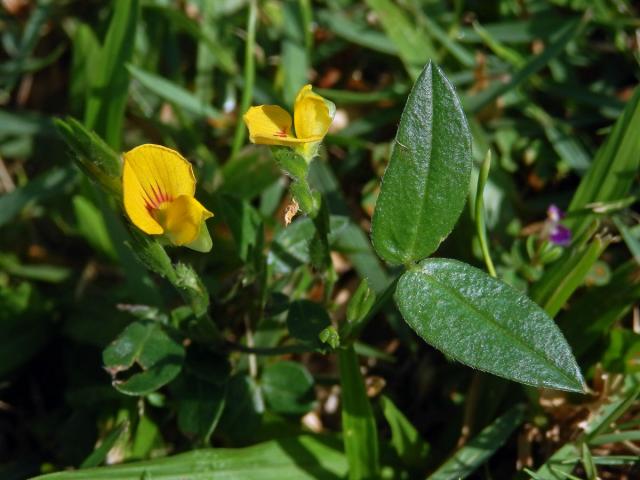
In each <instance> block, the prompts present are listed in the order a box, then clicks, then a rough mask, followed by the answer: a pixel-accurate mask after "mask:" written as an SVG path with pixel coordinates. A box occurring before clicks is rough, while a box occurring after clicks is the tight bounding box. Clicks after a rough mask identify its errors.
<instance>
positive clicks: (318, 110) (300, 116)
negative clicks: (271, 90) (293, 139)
mask: <svg viewBox="0 0 640 480" xmlns="http://www.w3.org/2000/svg"><path fill="white" fill-rule="evenodd" d="M334 114H335V106H334V105H333V103H331V102H329V101H328V100H326V99H324V98H322V97H321V96H320V95H318V94H317V93H314V92H313V91H312V90H311V85H305V86H304V87H302V88H301V89H300V91H299V92H298V95H297V96H296V102H295V107H294V112H293V121H294V124H295V128H296V136H297V137H298V138H299V139H300V140H304V141H305V142H319V141H320V140H322V139H323V138H324V136H325V135H326V134H327V131H329V127H330V126H331V122H332V121H333V115H334Z"/></svg>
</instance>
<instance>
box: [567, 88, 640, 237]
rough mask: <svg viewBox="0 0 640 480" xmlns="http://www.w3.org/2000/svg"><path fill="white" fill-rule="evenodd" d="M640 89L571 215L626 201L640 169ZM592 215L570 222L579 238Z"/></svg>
mask: <svg viewBox="0 0 640 480" xmlns="http://www.w3.org/2000/svg"><path fill="white" fill-rule="evenodd" d="M639 151H640V88H636V90H635V93H634V95H633V97H632V98H631V100H629V102H628V103H627V106H626V107H625V109H624V112H623V114H622V116H620V117H619V118H618V121H617V122H616V123H615V125H614V126H613V130H611V133H610V134H609V136H608V137H607V139H606V141H605V142H604V144H603V145H602V146H601V147H600V148H599V149H598V153H597V154H596V156H595V158H594V159H593V163H592V164H591V167H590V168H589V171H588V172H587V174H586V175H585V176H584V178H583V179H582V181H581V182H580V185H579V186H578V189H577V190H576V192H575V194H574V195H573V199H572V200H571V204H570V205H569V211H576V210H580V209H583V208H587V207H588V206H589V205H590V204H594V203H596V202H612V201H615V200H620V199H623V198H625V197H626V196H627V195H628V194H629V191H630V189H631V186H632V185H633V183H634V181H635V176H636V174H637V173H638V170H639V169H640V155H638V152H639ZM592 219H593V216H592V215H585V216H581V217H576V218H573V219H572V218H567V225H568V226H569V228H571V229H572V230H573V232H574V235H579V234H580V233H582V232H583V231H584V230H586V229H587V228H588V225H589V224H590V223H591V221H592Z"/></svg>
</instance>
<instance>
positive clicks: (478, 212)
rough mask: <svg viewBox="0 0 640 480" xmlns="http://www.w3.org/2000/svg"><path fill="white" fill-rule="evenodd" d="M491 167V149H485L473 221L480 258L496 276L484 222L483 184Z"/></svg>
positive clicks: (490, 273) (492, 274)
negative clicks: (478, 243)
mask: <svg viewBox="0 0 640 480" xmlns="http://www.w3.org/2000/svg"><path fill="white" fill-rule="evenodd" d="M490 169H491V150H487V155H486V156H485V157H484V161H483V162H482V166H481V167H480V172H479V173H478V188H477V189H476V205H475V223H476V233H477V234H478V240H479V241H480V248H481V249H482V258H483V259H484V263H485V265H486V266H487V271H488V272H489V275H491V276H492V277H494V278H496V277H497V276H498V275H497V273H496V268H495V266H494V265H493V260H491V254H490V253H489V244H488V242H487V229H486V226H485V223H484V198H483V192H484V186H485V185H486V183H487V178H488V177H489V170H490Z"/></svg>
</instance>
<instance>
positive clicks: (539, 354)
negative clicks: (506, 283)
mask: <svg viewBox="0 0 640 480" xmlns="http://www.w3.org/2000/svg"><path fill="white" fill-rule="evenodd" d="M421 273H422V274H423V275H424V278H425V280H426V281H427V282H429V281H431V282H432V283H434V284H436V285H437V286H440V287H441V288H442V289H444V290H446V291H448V292H449V293H451V294H452V295H453V296H454V297H456V298H458V299H459V300H461V301H462V304H463V305H465V306H466V307H467V309H468V310H471V311H472V312H474V313H477V314H478V315H480V316H481V317H483V318H485V319H487V320H488V322H489V323H490V324H492V325H494V326H495V327H496V328H497V329H498V330H500V331H501V332H503V333H504V334H505V335H506V336H507V337H509V338H511V339H513V340H514V341H515V343H518V344H520V345H521V346H523V347H524V349H525V350H528V351H530V352H532V353H533V354H534V355H535V356H537V357H539V358H542V359H543V360H547V361H548V362H549V363H550V365H551V367H552V368H553V369H554V370H556V371H557V372H559V373H560V375H561V376H563V377H564V378H565V379H568V380H569V383H570V384H573V383H575V382H576V380H575V379H574V378H572V377H571V376H569V375H568V374H567V373H566V372H565V371H564V370H562V369H561V368H560V367H558V366H557V365H555V364H554V363H553V361H552V360H551V359H550V358H549V357H547V356H546V355H545V353H544V352H540V351H538V350H536V349H535V348H533V347H532V346H531V345H529V344H528V343H527V342H525V341H524V340H522V339H521V338H519V337H517V336H516V335H514V333H513V332H511V331H510V330H509V329H508V328H506V327H504V326H503V325H501V324H500V323H498V322H497V321H496V320H494V319H493V318H492V317H491V316H489V315H487V314H486V313H485V312H483V311H482V310H480V309H478V308H477V307H476V306H475V305H473V304H471V303H470V302H467V301H466V299H465V298H464V297H463V296H462V295H461V294H460V292H458V291H457V290H455V289H454V288H452V287H450V286H448V285H445V284H444V283H442V282H439V281H438V280H437V278H436V277H434V276H430V275H429V274H426V273H423V272H421ZM447 354H448V355H449V353H447ZM451 356H452V357H454V358H456V357H455V354H452V355H451Z"/></svg>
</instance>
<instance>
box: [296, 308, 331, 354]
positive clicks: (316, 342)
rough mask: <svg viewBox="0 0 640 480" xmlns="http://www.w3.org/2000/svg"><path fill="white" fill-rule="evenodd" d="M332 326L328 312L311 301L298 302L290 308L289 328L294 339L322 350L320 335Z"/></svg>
mask: <svg viewBox="0 0 640 480" xmlns="http://www.w3.org/2000/svg"><path fill="white" fill-rule="evenodd" d="M330 325H331V319H330V318H329V314H328V313H327V311H326V310H325V309H324V308H323V307H322V306H321V305H319V304H317V303H315V302H311V301H309V300H296V301H295V302H293V303H291V306H290V307H289V315H287V328H288V329H289V333H290V334H291V336H292V337H295V338H297V339H298V340H301V341H302V342H304V343H307V344H309V345H311V346H313V347H315V348H322V347H323V346H324V345H323V342H322V341H321V340H320V338H319V337H320V333H321V332H322V331H323V330H324V329H325V328H327V327H328V326H330Z"/></svg>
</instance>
